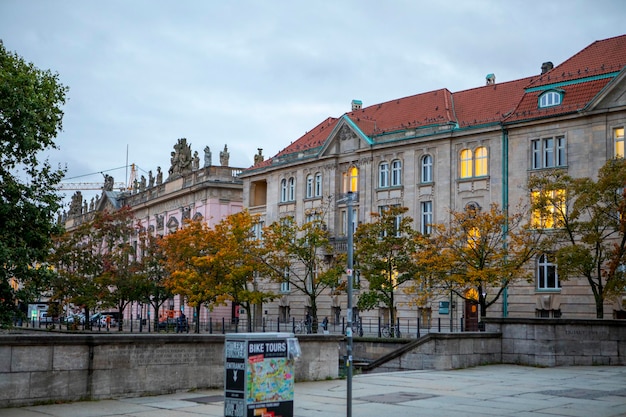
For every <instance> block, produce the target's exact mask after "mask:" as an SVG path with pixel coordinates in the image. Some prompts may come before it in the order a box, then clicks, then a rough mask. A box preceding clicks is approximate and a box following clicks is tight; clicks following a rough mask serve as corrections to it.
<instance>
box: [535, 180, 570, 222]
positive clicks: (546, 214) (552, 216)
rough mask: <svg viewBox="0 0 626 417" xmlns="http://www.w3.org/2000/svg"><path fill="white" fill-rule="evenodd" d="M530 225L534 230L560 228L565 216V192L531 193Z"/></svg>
mask: <svg viewBox="0 0 626 417" xmlns="http://www.w3.org/2000/svg"><path fill="white" fill-rule="evenodd" d="M531 199H532V203H533V206H534V207H535V209H533V212H532V217H531V225H532V226H533V227H534V228H536V229H553V228H555V227H561V224H562V223H563V216H564V215H565V190H548V191H544V192H540V191H533V192H532V194H531Z"/></svg>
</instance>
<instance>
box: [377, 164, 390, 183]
mask: <svg viewBox="0 0 626 417" xmlns="http://www.w3.org/2000/svg"><path fill="white" fill-rule="evenodd" d="M378 187H379V188H386V187H389V163H388V162H381V163H380V165H378Z"/></svg>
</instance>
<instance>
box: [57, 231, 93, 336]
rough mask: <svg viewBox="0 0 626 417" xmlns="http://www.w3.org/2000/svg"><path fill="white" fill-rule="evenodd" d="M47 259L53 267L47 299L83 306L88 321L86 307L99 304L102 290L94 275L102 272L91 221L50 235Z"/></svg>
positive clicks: (87, 309) (63, 303) (88, 309)
mask: <svg viewBox="0 0 626 417" xmlns="http://www.w3.org/2000/svg"><path fill="white" fill-rule="evenodd" d="M49 261H50V263H51V264H52V265H53V266H54V268H55V271H56V274H55V276H54V279H53V280H52V284H51V288H52V296H51V299H52V300H53V301H57V302H59V303H60V304H61V306H63V307H65V306H68V305H74V306H79V307H81V308H82V309H84V310H85V322H86V323H87V324H88V325H89V323H90V321H89V319H90V311H93V310H95V309H96V308H97V307H99V306H100V303H101V300H102V298H103V296H104V291H105V289H104V288H103V287H102V286H101V285H100V283H99V282H98V281H96V280H95V279H94V278H95V277H97V276H99V275H100V274H101V272H102V259H101V258H100V254H99V245H98V243H97V241H96V239H94V237H93V234H92V227H91V222H85V223H82V224H81V225H79V226H78V227H77V228H76V229H75V230H72V231H71V232H67V231H64V232H63V233H61V234H58V235H56V236H54V249H53V251H52V252H51V255H50V257H49Z"/></svg>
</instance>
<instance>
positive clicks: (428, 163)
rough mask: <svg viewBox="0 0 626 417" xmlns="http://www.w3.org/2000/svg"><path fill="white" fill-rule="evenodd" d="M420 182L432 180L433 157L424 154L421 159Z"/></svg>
mask: <svg viewBox="0 0 626 417" xmlns="http://www.w3.org/2000/svg"><path fill="white" fill-rule="evenodd" d="M421 165H422V167H421V172H422V182H424V183H426V182H433V157H432V156H431V155H424V156H422V159H421Z"/></svg>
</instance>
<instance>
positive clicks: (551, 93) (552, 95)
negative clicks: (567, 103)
mask: <svg viewBox="0 0 626 417" xmlns="http://www.w3.org/2000/svg"><path fill="white" fill-rule="evenodd" d="M562 102H563V91H562V90H548V91H546V92H544V93H542V94H541V95H540V96H539V108H540V109H544V108H546V107H554V106H560V105H561V103H562Z"/></svg>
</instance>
